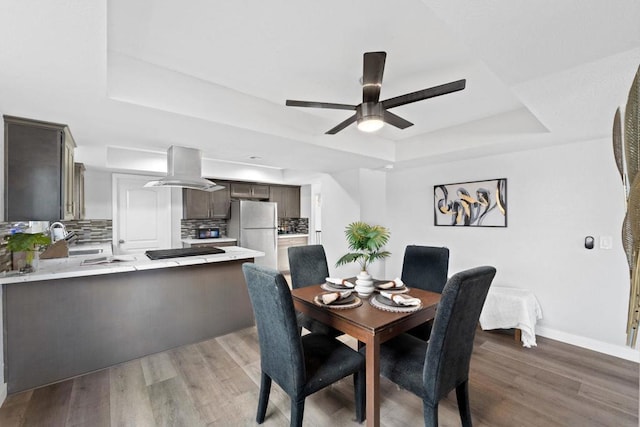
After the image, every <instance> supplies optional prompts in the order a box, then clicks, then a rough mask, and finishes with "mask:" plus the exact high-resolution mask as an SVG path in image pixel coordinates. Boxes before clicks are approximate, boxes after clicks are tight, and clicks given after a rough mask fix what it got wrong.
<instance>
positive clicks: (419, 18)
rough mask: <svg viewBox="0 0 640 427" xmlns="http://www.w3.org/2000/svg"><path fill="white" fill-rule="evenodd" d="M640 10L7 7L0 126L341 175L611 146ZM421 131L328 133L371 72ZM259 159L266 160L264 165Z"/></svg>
mask: <svg viewBox="0 0 640 427" xmlns="http://www.w3.org/2000/svg"><path fill="white" fill-rule="evenodd" d="M638 22H640V2H638V1H637V0H616V1H615V2H611V1H606V0H563V1H561V2H558V1H555V0H538V1H535V2H531V1H525V0H510V1H496V0H485V1H469V0H466V1H463V0H424V1H419V0H403V1H401V2H390V1H382V0H374V1H372V0H352V1H339V0H325V1H321V2H319V1H311V0H289V1H284V0H278V1H273V0H272V1H259V0H254V1H210V0H192V1H187V2H176V1H168V0H153V1H152V0H110V1H108V2H104V1H103V2H99V1H93V2H81V1H77V0H75V1H74V0H59V1H57V2H51V1H46V0H38V1H29V2H8V1H4V2H2V3H1V4H0V112H2V113H3V114H9V115H17V116H24V117H31V118H37V119H41V120H47V121H55V122H61V123H67V124H69V126H70V128H71V130H72V132H73V134H74V136H75V139H76V141H77V143H78V145H79V146H80V147H94V148H96V147H104V146H117V147H128V148H139V149H143V150H158V151H164V150H166V148H168V147H169V146H171V145H183V146H188V147H195V148H200V149H202V150H203V152H204V155H205V156H206V157H208V158H214V159H220V160H224V161H233V162H242V163H255V164H263V165H268V166H276V167H280V168H283V169H285V170H292V171H301V170H302V171H321V172H332V171H338V170H343V169H348V168H354V167H365V168H380V167H383V166H384V165H386V164H394V165H395V166H396V168H402V167H411V166H417V165H421V164H427V163H432V162H436V161H443V160H445V161H446V160H450V159H454V158H457V159H459V158H464V157H474V156H482V155H488V154H494V153H500V152H507V151H513V150H523V149H531V148H537V147H544V146H548V145H552V144H563V143H573V142H580V141H585V140H592V139H594V138H603V137H608V135H609V134H610V131H611V122H612V118H613V113H614V112H615V109H616V108H617V107H618V106H619V105H622V104H624V100H625V99H626V94H627V91H628V87H629V85H630V83H631V80H632V78H633V75H634V73H635V72H636V70H637V68H638V65H639V64H640V25H638ZM379 50H384V51H386V52H387V62H386V67H385V74H384V81H383V86H382V93H381V99H386V98H390V97H394V96H398V95H402V94H404V93H407V92H413V91H416V90H419V89H424V88H427V87H431V86H435V85H439V84H443V83H447V82H450V81H454V80H458V79H461V78H466V79H467V88H466V89H465V90H464V91H461V92H456V93H453V94H449V95H445V96H442V97H437V98H432V99H429V100H424V101H421V102H417V103H414V104H411V105H406V106H402V107H398V108H395V109H394V110H393V112H394V113H396V114H398V115H400V116H402V117H404V118H406V119H407V120H409V121H411V122H413V123H415V125H414V126H412V127H410V128H408V129H405V130H399V129H396V128H393V127H390V126H385V127H384V128H383V129H382V130H381V131H380V132H378V133H376V134H363V133H361V132H359V131H358V130H357V129H356V128H355V126H353V125H352V126H350V127H348V128H347V129H345V130H344V131H342V132H340V133H338V134H337V135H334V136H331V135H325V134H324V132H325V131H326V130H328V129H330V128H332V127H333V126H335V125H336V124H338V123H339V122H341V121H342V120H344V119H346V118H347V117H348V116H349V115H350V114H351V113H350V112H348V111H337V110H326V109H310V108H292V107H286V106H285V105H284V102H285V100H286V99H301V100H310V101H324V102H336V103H346V104H357V103H359V102H360V100H361V96H362V95H361V87H360V84H359V82H358V80H359V78H360V76H361V74H362V54H363V53H364V52H367V51H379ZM250 156H258V157H260V159H250Z"/></svg>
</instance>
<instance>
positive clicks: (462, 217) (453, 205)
mask: <svg viewBox="0 0 640 427" xmlns="http://www.w3.org/2000/svg"><path fill="white" fill-rule="evenodd" d="M433 221H434V225H435V226H449V227H451V226H454V227H506V226H507V178H496V179H489V180H484V181H468V182H458V183H453V184H440V185H434V186H433Z"/></svg>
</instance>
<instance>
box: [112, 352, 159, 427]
mask: <svg viewBox="0 0 640 427" xmlns="http://www.w3.org/2000/svg"><path fill="white" fill-rule="evenodd" d="M109 379H110V388H109V389H110V418H111V425H112V426H118V427H139V426H140V427H146V426H149V427H153V426H155V419H154V417H153V411H152V410H151V401H150V399H149V394H148V393H147V385H146V383H145V379H144V374H143V373H142V366H141V365H140V360H139V359H138V360H133V361H131V362H127V363H123V364H120V365H117V366H114V367H112V368H110V369H109Z"/></svg>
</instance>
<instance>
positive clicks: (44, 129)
mask: <svg viewBox="0 0 640 427" xmlns="http://www.w3.org/2000/svg"><path fill="white" fill-rule="evenodd" d="M3 118H4V141H5V159H4V167H5V192H4V194H5V200H4V202H5V203H4V209H5V221H25V220H44V221H59V220H61V219H73V217H74V209H75V201H74V191H73V190H74V161H73V159H74V149H75V147H76V144H75V141H74V140H73V136H72V135H71V131H70V130H69V127H68V126H67V125H64V124H57V123H49V122H43V121H38V120H31V119H24V118H19V117H13V116H6V115H5V116H3Z"/></svg>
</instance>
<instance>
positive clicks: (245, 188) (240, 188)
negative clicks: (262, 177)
mask: <svg viewBox="0 0 640 427" xmlns="http://www.w3.org/2000/svg"><path fill="white" fill-rule="evenodd" d="M231 197H233V198H236V199H262V200H267V199H268V198H269V186H268V185H264V184H252V183H249V182H232V183H231Z"/></svg>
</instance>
